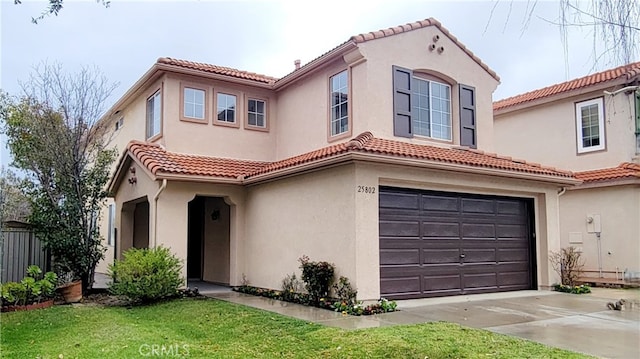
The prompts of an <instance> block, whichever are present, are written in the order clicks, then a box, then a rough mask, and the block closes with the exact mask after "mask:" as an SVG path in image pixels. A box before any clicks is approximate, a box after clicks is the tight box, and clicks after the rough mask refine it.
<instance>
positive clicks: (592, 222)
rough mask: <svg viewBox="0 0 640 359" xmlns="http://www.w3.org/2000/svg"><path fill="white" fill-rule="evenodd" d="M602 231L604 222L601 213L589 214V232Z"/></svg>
mask: <svg viewBox="0 0 640 359" xmlns="http://www.w3.org/2000/svg"><path fill="white" fill-rule="evenodd" d="M600 232H602V224H601V221H600V215H599V214H587V233H600Z"/></svg>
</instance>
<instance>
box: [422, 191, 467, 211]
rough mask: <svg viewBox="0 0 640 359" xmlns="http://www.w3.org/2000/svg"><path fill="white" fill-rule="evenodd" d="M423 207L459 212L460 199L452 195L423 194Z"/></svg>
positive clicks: (431, 209)
mask: <svg viewBox="0 0 640 359" xmlns="http://www.w3.org/2000/svg"><path fill="white" fill-rule="evenodd" d="M422 209H424V210H427V211H441V212H459V211H460V200H459V199H458V198H451V197H442V196H428V195H423V196H422Z"/></svg>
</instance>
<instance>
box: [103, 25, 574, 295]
mask: <svg viewBox="0 0 640 359" xmlns="http://www.w3.org/2000/svg"><path fill="white" fill-rule="evenodd" d="M498 83H499V78H498V76H497V75H496V74H495V72H493V71H492V70H490V69H489V67H488V66H487V65H485V64H484V63H482V61H481V60H480V59H478V58H477V57H476V56H475V55H473V53H471V51H469V50H468V49H467V48H466V47H465V46H464V45H462V44H461V43H460V42H459V41H458V40H457V39H456V38H455V37H454V36H453V35H451V34H450V33H449V32H448V31H447V30H446V29H445V28H444V27H443V26H442V25H441V24H440V23H439V22H438V21H436V20H434V19H427V20H424V21H419V22H415V23H411V24H407V25H403V26H398V27H394V28H389V29H385V30H381V31H376V32H371V33H367V34H362V35H357V36H353V37H351V38H350V39H349V40H347V41H346V42H344V43H342V44H340V45H339V46H337V47H336V48H334V49H332V50H330V51H328V52H327V53H325V54H323V55H322V56H320V57H318V58H316V59H314V60H312V61H311V62H309V63H308V64H306V65H304V66H302V67H299V68H296V70H295V71H294V72H292V73H290V74H288V75H286V76H284V77H283V78H280V79H276V78H273V77H268V76H263V75H258V74H255V73H249V72H244V71H238V70H235V69H230V68H226V67H220V66H215V65H208V64H203V63H197V62H190V61H182V60H175V59H171V58H160V59H158V61H157V62H156V63H155V64H154V65H153V66H152V67H151V69H150V70H149V71H148V72H147V73H146V74H144V75H143V76H142V78H141V79H140V80H139V81H138V82H137V83H136V84H135V85H134V86H133V87H132V88H131V89H130V90H129V91H128V92H127V93H126V94H125V95H124V96H123V97H122V98H121V99H120V100H119V101H118V102H117V103H116V104H115V105H114V106H113V108H112V109H111V110H110V111H109V113H108V115H107V116H106V117H105V119H104V121H112V122H113V123H114V125H113V126H114V130H115V131H119V133H118V134H116V135H115V136H114V138H115V141H116V142H117V145H118V146H121V147H120V148H122V149H123V155H122V156H121V158H120V159H119V162H118V163H117V169H116V171H115V174H114V176H113V178H112V180H111V182H110V190H111V192H112V193H113V195H114V199H115V201H114V203H113V204H112V206H111V207H110V213H111V216H107V217H108V218H111V221H110V223H111V226H110V230H109V231H108V233H109V235H108V238H109V241H110V242H109V244H110V247H109V248H110V249H109V253H108V258H112V257H113V256H116V257H121V255H122V252H123V251H124V250H126V249H128V248H130V247H146V246H150V247H153V246H157V245H163V246H166V247H170V248H171V250H172V251H173V252H174V253H175V254H176V255H177V256H179V257H180V258H181V259H183V260H184V261H185V267H184V276H185V277H188V278H194V279H201V280H205V281H210V282H214V283H220V284H224V285H231V286H237V285H240V284H241V283H242V280H243V278H244V277H246V279H247V280H248V281H249V283H250V284H252V285H254V286H259V287H267V288H280V286H281V282H282V279H283V278H284V277H285V276H286V275H287V274H290V273H292V272H297V271H298V266H299V262H298V258H299V257H300V256H302V255H308V256H309V257H310V258H311V259H312V260H318V261H319V260H326V261H329V262H332V263H334V264H335V266H336V268H337V275H343V276H347V277H348V278H349V279H350V280H351V281H352V283H353V284H354V285H355V286H356V287H357V290H358V297H359V298H360V299H377V298H379V297H380V296H383V297H389V298H418V297H431V296H443V295H457V294H471V293H482V292H498V291H511V290H521V289H537V288H539V287H546V286H549V285H551V284H552V283H554V282H555V281H556V279H557V276H556V274H555V273H554V272H553V270H552V269H551V268H550V266H549V261H548V252H549V251H550V250H558V249H559V248H560V235H559V230H558V228H559V223H558V221H557V212H558V192H559V191H560V190H561V189H562V188H564V187H566V186H571V185H573V184H577V183H579V182H580V181H579V180H576V179H575V178H574V176H573V175H572V174H571V173H570V172H567V171H562V170H557V169H553V168H547V167H544V166H541V165H538V164H530V163H527V162H525V161H513V160H511V159H509V158H507V157H501V156H498V155H495V154H493V153H491V152H493V151H494V148H495V141H494V129H493V126H494V122H493V109H492V93H493V91H494V90H495V88H496V86H497V85H498ZM125 142H126V143H128V144H126V145H125ZM101 268H104V265H103V266H102V267H101Z"/></svg>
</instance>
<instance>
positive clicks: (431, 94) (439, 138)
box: [411, 76, 453, 141]
mask: <svg viewBox="0 0 640 359" xmlns="http://www.w3.org/2000/svg"><path fill="white" fill-rule="evenodd" d="M412 80H419V81H424V82H426V83H427V84H428V86H429V95H428V98H429V108H428V110H429V134H428V135H425V134H421V133H415V132H414V135H416V136H422V137H428V138H432V139H435V140H442V141H451V140H452V138H453V119H452V117H453V116H452V111H451V103H452V94H451V85H449V84H447V83H444V82H440V81H434V80H430V79H425V78H421V77H417V76H414V77H413V79H412ZM433 84H438V85H440V86H444V87H446V88H447V90H448V91H449V109H448V112H444V111H442V110H438V111H439V112H441V113H446V114H447V115H449V123H448V127H449V137H447V138H443V137H436V136H434V135H433V112H434V111H436V110H434V109H433V87H432V85H433ZM414 94H416V92H415V91H414V90H413V89H412V90H411V96H412V97H413V95H414ZM414 107H415V106H414V105H413V104H412V105H411V111H412V112H413V109H414ZM414 116H418V114H417V113H413V114H412V116H411V117H412V120H411V121H413V117H414ZM411 125H412V126H413V123H412V124H411Z"/></svg>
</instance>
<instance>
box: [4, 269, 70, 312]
mask: <svg viewBox="0 0 640 359" xmlns="http://www.w3.org/2000/svg"><path fill="white" fill-rule="evenodd" d="M57 280H58V277H57V275H56V274H55V273H54V272H47V273H45V274H44V275H42V270H41V269H40V267H38V266H35V265H32V266H29V267H28V268H27V276H26V277H24V278H23V279H22V281H20V282H8V283H4V284H2V289H1V290H0V293H1V299H2V311H3V312H11V311H17V310H31V309H39V308H47V307H50V306H52V305H53V297H54V295H55V288H56V282H57Z"/></svg>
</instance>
